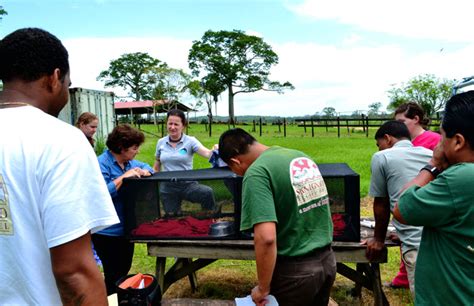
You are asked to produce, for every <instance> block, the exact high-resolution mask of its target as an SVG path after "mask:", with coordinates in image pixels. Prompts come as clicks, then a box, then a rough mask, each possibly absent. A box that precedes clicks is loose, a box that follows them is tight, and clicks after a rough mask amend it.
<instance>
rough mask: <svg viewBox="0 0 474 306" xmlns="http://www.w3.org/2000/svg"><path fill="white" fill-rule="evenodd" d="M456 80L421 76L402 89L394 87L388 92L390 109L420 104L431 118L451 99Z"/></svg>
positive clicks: (404, 85) (403, 85)
mask: <svg viewBox="0 0 474 306" xmlns="http://www.w3.org/2000/svg"><path fill="white" fill-rule="evenodd" d="M453 85H454V80H446V79H443V80H441V79H438V78H437V77H435V76H434V75H432V74H425V75H419V76H416V77H414V78H412V79H411V80H409V81H408V82H407V83H406V84H404V83H403V84H402V86H401V87H393V88H392V89H390V90H389V91H388V94H389V98H390V104H389V105H388V109H391V110H394V109H396V108H397V107H398V106H399V105H401V104H403V103H406V102H409V101H411V102H416V103H418V104H420V105H421V106H422V107H423V109H424V110H425V112H426V114H427V115H428V116H429V117H430V116H433V115H434V114H435V113H436V112H438V111H440V110H441V109H442V108H443V107H444V104H445V103H446V101H447V100H448V99H449V98H450V97H451V89H452V87H453Z"/></svg>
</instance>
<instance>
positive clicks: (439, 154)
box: [430, 142, 449, 171]
mask: <svg viewBox="0 0 474 306" xmlns="http://www.w3.org/2000/svg"><path fill="white" fill-rule="evenodd" d="M430 164H432V165H433V166H435V167H436V168H438V170H439V171H443V170H445V169H446V168H448V167H449V164H448V160H447V159H446V155H445V154H444V149H443V145H442V144H441V142H439V143H438V145H437V146H436V147H435V148H434V150H433V157H432V158H431V161H430Z"/></svg>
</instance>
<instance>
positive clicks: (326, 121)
mask: <svg viewBox="0 0 474 306" xmlns="http://www.w3.org/2000/svg"><path fill="white" fill-rule="evenodd" d="M327 132H328V120H327V119H326V133H327Z"/></svg>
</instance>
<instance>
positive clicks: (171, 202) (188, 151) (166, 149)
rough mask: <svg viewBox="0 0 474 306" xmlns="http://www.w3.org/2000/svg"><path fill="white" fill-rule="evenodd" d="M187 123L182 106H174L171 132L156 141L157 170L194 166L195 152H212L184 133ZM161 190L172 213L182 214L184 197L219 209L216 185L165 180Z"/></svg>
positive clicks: (170, 116) (170, 114)
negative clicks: (214, 192) (217, 206)
mask: <svg viewBox="0 0 474 306" xmlns="http://www.w3.org/2000/svg"><path fill="white" fill-rule="evenodd" d="M186 124H187V122H186V117H185V115H184V113H183V112H182V111H181V110H179V109H173V110H170V111H169V112H168V115H167V123H166V127H167V130H168V135H167V136H165V137H163V138H161V139H160V140H158V143H157V145H156V153H155V158H156V161H155V164H154V165H153V170H154V171H155V172H158V171H179V170H191V169H193V155H194V153H197V154H198V155H201V156H202V157H204V158H207V159H209V158H210V156H211V155H212V151H211V150H209V149H207V148H206V147H204V146H203V145H202V144H201V143H200V142H199V140H197V139H196V138H195V137H192V136H188V135H186V134H184V133H183V131H184V128H185V127H186ZM160 194H161V199H162V202H163V206H164V210H165V213H166V214H167V215H168V216H177V215H178V216H179V215H181V202H182V200H188V201H190V202H194V203H200V204H201V206H202V208H203V209H204V210H213V209H215V200H214V194H213V192H212V189H211V188H210V187H208V186H205V185H201V184H198V183H197V182H191V181H190V182H168V183H161V184H160Z"/></svg>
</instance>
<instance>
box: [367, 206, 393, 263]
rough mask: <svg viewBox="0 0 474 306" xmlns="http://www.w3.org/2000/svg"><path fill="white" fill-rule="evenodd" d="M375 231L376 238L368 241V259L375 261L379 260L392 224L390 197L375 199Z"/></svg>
mask: <svg viewBox="0 0 474 306" xmlns="http://www.w3.org/2000/svg"><path fill="white" fill-rule="evenodd" d="M374 217H375V229H374V238H371V239H368V240H366V241H365V242H366V244H367V258H368V259H369V260H375V259H377V258H379V257H380V256H381V254H382V252H383V248H384V246H385V236H386V235H387V227H388V223H389V222H390V199H389V198H388V197H376V198H374Z"/></svg>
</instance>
